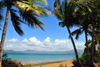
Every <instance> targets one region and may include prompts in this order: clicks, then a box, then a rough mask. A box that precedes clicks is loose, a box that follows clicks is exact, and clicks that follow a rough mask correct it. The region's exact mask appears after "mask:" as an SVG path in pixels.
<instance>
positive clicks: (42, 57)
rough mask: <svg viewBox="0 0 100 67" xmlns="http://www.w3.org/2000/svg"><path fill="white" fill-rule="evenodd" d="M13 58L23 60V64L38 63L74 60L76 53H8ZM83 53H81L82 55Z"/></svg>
mask: <svg viewBox="0 0 100 67" xmlns="http://www.w3.org/2000/svg"><path fill="white" fill-rule="evenodd" d="M7 55H8V57H9V58H11V59H12V60H17V61H21V63H23V64H28V63H32V64H38V63H45V62H52V61H62V60H73V59H75V54H29V53H7ZM81 55H82V54H79V56H81Z"/></svg>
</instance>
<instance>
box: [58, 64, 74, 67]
mask: <svg viewBox="0 0 100 67" xmlns="http://www.w3.org/2000/svg"><path fill="white" fill-rule="evenodd" d="M59 67H67V65H66V64H65V65H63V64H60V66H59ZM72 67H75V66H72Z"/></svg>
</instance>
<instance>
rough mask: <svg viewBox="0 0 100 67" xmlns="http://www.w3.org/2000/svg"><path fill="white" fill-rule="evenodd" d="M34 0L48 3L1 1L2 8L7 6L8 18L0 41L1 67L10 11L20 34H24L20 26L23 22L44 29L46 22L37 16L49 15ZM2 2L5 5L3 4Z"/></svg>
mask: <svg viewBox="0 0 100 67" xmlns="http://www.w3.org/2000/svg"><path fill="white" fill-rule="evenodd" d="M34 2H41V3H43V4H45V5H47V1H46V0H1V1H0V8H1V9H3V8H4V7H6V8H7V12H6V18H5V23H4V28H3V33H2V37H1V43H0V67H1V61H2V58H1V57H2V52H3V46H4V41H5V35H6V29H7V24H8V18H9V12H10V14H11V15H10V16H11V21H12V24H13V27H14V29H15V31H16V32H17V33H18V34H19V35H21V36H22V35H23V34H24V33H23V31H22V29H21V28H20V24H21V23H24V24H27V25H28V26H29V27H32V28H33V27H34V26H36V27H40V28H41V29H42V30H44V29H43V27H42V25H44V24H43V23H42V22H41V21H39V20H38V18H37V17H40V18H42V15H47V12H46V11H45V9H44V8H43V7H41V6H39V5H36V4H34ZM2 4H3V6H1V5H2ZM17 13H19V14H20V16H21V17H22V18H20V17H19V16H18V15H17ZM36 16H37V17H36Z"/></svg>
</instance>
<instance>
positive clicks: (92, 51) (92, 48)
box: [90, 22, 95, 67]
mask: <svg viewBox="0 0 100 67" xmlns="http://www.w3.org/2000/svg"><path fill="white" fill-rule="evenodd" d="M94 34H95V23H94V22H93V30H92V44H91V57H90V60H91V63H90V65H91V67H92V66H93V56H94Z"/></svg>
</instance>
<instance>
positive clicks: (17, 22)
mask: <svg viewBox="0 0 100 67" xmlns="http://www.w3.org/2000/svg"><path fill="white" fill-rule="evenodd" d="M10 13H11V21H12V24H13V26H14V29H15V31H16V32H17V33H18V34H19V35H21V36H22V35H23V34H24V33H23V31H22V30H21V27H20V22H22V23H24V22H23V21H21V20H20V17H18V16H17V14H16V13H15V10H13V9H11V10H10ZM24 24H26V23H24Z"/></svg>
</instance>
